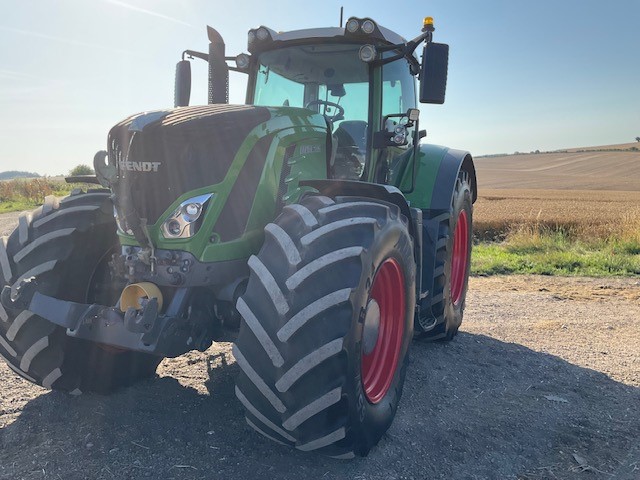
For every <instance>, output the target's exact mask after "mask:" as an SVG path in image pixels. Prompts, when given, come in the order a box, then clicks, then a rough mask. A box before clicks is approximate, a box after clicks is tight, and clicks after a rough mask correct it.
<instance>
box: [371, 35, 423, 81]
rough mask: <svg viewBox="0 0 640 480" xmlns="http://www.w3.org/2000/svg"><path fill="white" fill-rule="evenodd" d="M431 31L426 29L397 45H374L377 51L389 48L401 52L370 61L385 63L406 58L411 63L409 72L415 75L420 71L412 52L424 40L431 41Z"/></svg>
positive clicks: (385, 50)
mask: <svg viewBox="0 0 640 480" xmlns="http://www.w3.org/2000/svg"><path fill="white" fill-rule="evenodd" d="M432 34H433V32H431V31H426V32H423V33H421V34H420V35H418V36H417V37H416V38H414V39H413V40H410V41H408V42H407V43H398V44H397V45H386V46H383V47H376V48H377V50H378V52H388V51H390V50H400V52H401V53H399V54H397V55H394V56H393V57H389V58H385V59H381V60H376V61H375V62H372V63H373V64H374V65H386V64H387V63H391V62H395V61H396V60H400V59H401V58H406V59H407V61H408V62H409V63H410V64H411V73H412V74H413V75H417V74H418V73H420V63H419V62H418V60H416V58H415V57H414V56H413V52H414V51H415V50H416V48H418V46H419V45H420V44H421V43H422V42H424V41H425V40H426V41H427V43H428V42H431V41H432V37H433V35H432Z"/></svg>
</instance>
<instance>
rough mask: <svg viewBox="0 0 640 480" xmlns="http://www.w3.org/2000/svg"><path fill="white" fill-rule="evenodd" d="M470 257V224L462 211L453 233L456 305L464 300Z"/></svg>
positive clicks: (453, 285) (453, 288)
mask: <svg viewBox="0 0 640 480" xmlns="http://www.w3.org/2000/svg"><path fill="white" fill-rule="evenodd" d="M468 255H469V222H468V221H467V212H466V211H465V210H461V211H460V214H459V215H458V221H457V222H456V229H455V231H454V233H453V254H452V255H451V299H452V301H453V304H454V305H458V304H459V303H460V300H462V292H463V290H464V283H465V280H466V278H467V257H468Z"/></svg>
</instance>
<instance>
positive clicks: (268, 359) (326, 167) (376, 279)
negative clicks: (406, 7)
mask: <svg viewBox="0 0 640 480" xmlns="http://www.w3.org/2000/svg"><path fill="white" fill-rule="evenodd" d="M433 31H434V28H433V20H432V19H431V18H429V17H427V18H426V19H425V22H424V26H423V29H422V33H421V34H420V35H418V36H417V37H416V38H415V39H413V40H411V41H406V40H405V39H404V38H402V37H401V36H399V35H398V34H396V33H394V32H392V31H390V30H388V29H386V28H384V27H383V26H381V25H380V24H378V23H376V22H375V21H374V20H372V19H370V18H355V17H352V18H350V19H348V21H347V22H346V24H345V27H344V28H342V27H339V28H338V27H332V28H317V29H307V30H297V31H291V32H275V31H273V30H271V29H269V28H267V27H264V26H261V27H259V28H257V29H252V30H250V31H249V34H248V51H249V54H240V55H238V56H237V57H227V56H225V46H224V42H223V41H222V38H221V37H220V35H219V34H218V33H217V32H216V31H215V30H214V29H212V28H209V29H208V34H209V40H210V44H209V51H208V52H207V53H204V52H197V51H192V50H186V51H185V52H184V53H183V60H182V61H180V62H179V63H178V66H177V69H176V90H175V108H171V109H166V110H161V111H153V112H144V113H140V114H137V115H133V116H131V117H129V118H127V119H125V120H123V121H122V122H120V123H118V124H117V125H115V126H114V127H113V128H112V129H111V131H110V132H109V135H108V140H107V142H108V145H107V147H108V148H107V150H106V151H100V152H98V153H97V154H96V156H95V158H94V166H95V170H96V175H95V176H94V177H84V178H82V180H83V181H88V182H93V183H96V184H97V185H96V188H95V189H89V190H87V191H81V190H77V191H74V192H73V193H72V194H71V195H70V196H68V197H66V198H64V199H61V200H59V199H57V198H55V197H47V198H46V199H45V202H44V205H42V206H41V207H40V208H38V209H37V210H35V211H33V212H31V213H25V214H22V215H21V216H20V218H19V224H18V226H17V228H16V229H15V231H14V232H13V233H12V234H11V235H10V236H9V237H4V238H2V241H0V272H1V274H2V277H3V282H4V285H5V286H4V288H3V290H2V295H1V303H0V355H2V357H4V359H5V360H6V362H7V364H8V365H9V367H10V368H11V369H13V370H14V371H15V372H16V373H17V374H18V375H20V376H22V377H23V378H26V379H27V380H29V381H31V382H33V383H36V384H38V385H41V386H43V387H46V388H50V389H56V390H62V391H66V392H69V393H71V394H79V393H81V392H86V391H93V392H102V393H108V392H109V391H112V390H114V389H116V388H119V387H122V386H125V385H130V384H132V383H134V382H136V381H139V380H141V379H144V378H148V377H152V376H153V375H154V374H155V371H156V367H157V366H158V364H159V362H160V361H161V360H162V358H164V357H175V356H178V355H181V354H184V353H186V352H188V351H190V350H200V351H205V350H207V348H208V347H209V346H211V344H212V342H214V341H216V340H223V339H225V338H229V335H228V332H229V331H230V330H231V331H236V332H237V337H236V340H235V344H234V346H233V354H234V356H235V359H236V361H237V363H238V366H239V367H240V368H239V370H240V373H239V376H238V378H237V382H236V387H235V393H236V396H237V397H238V399H239V400H240V402H241V403H242V405H243V406H244V407H245V411H246V421H247V423H248V424H249V425H250V426H251V427H253V428H254V429H255V430H257V431H258V432H260V433H261V434H262V435H264V436H266V437H269V438H271V439H273V440H275V441H277V442H280V443H284V444H286V445H290V446H292V447H296V448H298V449H300V450H303V451H312V450H313V451H317V452H319V453H322V454H325V455H329V456H332V457H338V458H350V457H352V456H354V455H362V456H364V455H366V454H367V453H368V452H369V450H370V449H371V448H372V447H373V446H374V445H376V443H377V442H378V441H379V439H380V438H381V436H382V435H383V433H384V432H385V431H386V430H387V429H388V428H389V426H390V425H391V422H392V421H393V418H394V416H395V413H396V409H397V407H398V402H399V400H400V396H401V394H402V387H403V383H404V378H405V372H406V368H407V363H408V351H409V347H410V345H411V342H412V339H413V338H414V337H419V338H421V339H430V340H451V339H452V338H453V337H454V336H455V334H456V332H457V331H458V328H459V326H460V323H461V321H462V315H463V310H464V307H465V296H466V291H467V283H468V277H469V261H470V255H471V228H472V209H473V203H474V201H475V199H476V197H477V185H476V175H475V168H474V165H473V160H472V158H471V155H470V154H469V153H467V152H465V151H460V150H453V149H449V148H445V147H439V146H433V145H427V144H424V143H420V139H422V138H423V137H425V136H426V132H425V131H424V130H421V129H420V127H419V125H420V121H419V113H420V111H419V110H418V109H417V104H418V100H419V101H420V102H423V103H435V104H441V103H443V102H444V96H445V87H446V77H447V65H448V46H447V45H444V44H438V43H434V42H433V41H432V35H433ZM421 45H423V46H422V49H423V50H422V59H421V60H422V61H420V59H419V57H418V55H417V54H416V53H415V52H416V49H417V48H418V47H419V46H421ZM193 59H203V60H205V61H207V62H208V67H209V84H208V86H209V104H208V105H204V106H193V107H190V106H188V103H189V96H190V90H191V70H190V62H189V60H193ZM232 60H235V66H229V65H228V64H227V62H229V61H232ZM229 70H234V71H238V72H243V73H245V74H246V75H247V76H248V88H247V96H246V105H229V104H228V88H229V87H228V86H229V81H228V79H229ZM416 78H418V79H419V83H418V84H417V82H416ZM71 180H76V181H77V180H78V178H75V179H71ZM98 184H99V185H98Z"/></svg>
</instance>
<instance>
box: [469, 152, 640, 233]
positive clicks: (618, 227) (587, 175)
mask: <svg viewBox="0 0 640 480" xmlns="http://www.w3.org/2000/svg"><path fill="white" fill-rule="evenodd" d="M632 146H634V145H633V144H625V145H610V146H607V147H592V148H602V149H607V150H610V151H587V152H573V153H550V154H529V155H509V156H504V157H486V158H479V159H477V160H476V170H477V175H478V184H479V186H480V188H479V198H478V202H477V203H476V205H475V211H474V223H475V225H474V228H475V231H476V233H477V236H478V238H480V239H486V240H494V239H500V238H501V237H504V236H505V235H506V234H508V233H512V232H514V231H522V229H525V230H528V231H530V232H544V231H547V232H548V231H562V232H563V233H565V234H568V236H569V237H573V238H579V239H582V240H594V239H598V240H599V239H611V238H615V239H627V240H629V239H631V240H633V239H637V238H638V237H639V236H640V152H630V151H616V149H621V148H623V147H624V148H629V147H632ZM572 150H588V149H587V148H584V149H572Z"/></svg>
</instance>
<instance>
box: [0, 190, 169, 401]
mask: <svg viewBox="0 0 640 480" xmlns="http://www.w3.org/2000/svg"><path fill="white" fill-rule="evenodd" d="M112 211H113V205H112V203H111V200H110V199H109V193H107V192H104V191H98V192H90V193H79V194H77V195H72V196H69V197H66V198H65V199H63V200H62V201H58V199H57V198H55V197H53V196H50V197H47V198H46V199H45V202H44V205H43V206H42V207H40V208H38V209H36V210H35V211H33V212H31V213H24V214H22V215H21V216H20V217H19V222H18V227H17V228H16V229H15V231H14V232H13V233H12V234H11V235H10V236H9V237H3V238H1V239H0V270H1V273H2V284H3V285H18V284H19V283H20V281H21V280H22V279H24V278H29V277H32V276H35V277H36V280H37V282H38V290H39V291H41V292H42V293H44V294H47V295H51V296H54V297H56V298H60V299H63V300H69V301H75V302H87V301H88V302H93V301H97V302H100V303H101V301H104V299H105V297H107V298H108V297H113V293H114V292H111V291H110V290H111V289H112V288H113V285H112V284H111V282H110V278H109V275H108V270H106V272H105V270H104V269H106V268H108V266H107V261H108V256H109V253H110V252H111V251H113V247H114V246H116V245H117V244H118V240H117V237H116V225H115V222H114V219H113V215H112ZM0 356H1V357H4V359H5V361H6V362H7V364H8V366H9V367H10V368H11V369H12V370H13V371H14V372H16V373H17V374H18V375H20V376H21V377H23V378H25V379H27V380H29V381H30V382H33V383H35V384H38V385H41V386H43V387H45V388H49V389H54V390H62V391H66V392H69V393H72V394H79V393H82V392H87V391H91V392H98V393H109V392H111V391H113V390H115V389H117V388H119V387H123V386H127V385H130V384H132V383H134V382H136V381H138V380H140V379H143V378H147V377H150V376H153V375H154V374H155V370H156V367H157V366H158V364H159V363H160V361H161V360H162V359H161V357H156V356H151V355H147V354H143V353H138V352H131V351H125V350H118V349H114V348H109V347H106V346H103V345H98V344H95V343H91V342H87V341H85V340H80V339H76V338H72V337H69V336H67V335H66V331H65V329H63V328H62V327H59V326H57V325H55V324H53V323H51V322H49V321H47V320H45V319H44V318H42V317H39V316H38V315H34V314H32V313H31V312H29V311H28V310H18V309H11V310H10V309H6V310H5V308H4V307H2V305H1V304H0Z"/></svg>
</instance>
